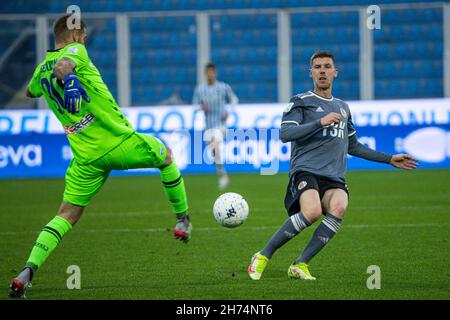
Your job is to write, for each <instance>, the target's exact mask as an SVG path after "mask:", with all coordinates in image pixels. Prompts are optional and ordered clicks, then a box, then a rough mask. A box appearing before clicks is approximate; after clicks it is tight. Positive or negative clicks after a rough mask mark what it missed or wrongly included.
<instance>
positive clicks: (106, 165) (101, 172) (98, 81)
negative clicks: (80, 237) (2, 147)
mask: <svg viewBox="0 0 450 320" xmlns="http://www.w3.org/2000/svg"><path fill="white" fill-rule="evenodd" d="M69 19H72V16H70V15H64V16H62V17H60V18H59V19H58V20H57V21H56V22H55V24H54V27H53V31H54V36H55V49H54V50H49V51H47V55H46V57H45V60H44V61H43V62H42V63H41V64H40V65H39V66H38V67H37V68H36V71H35V72H34V75H33V78H32V79H31V81H30V83H29V86H28V89H27V93H26V94H27V96H28V97H32V98H35V97H40V96H42V95H43V96H44V97H45V99H46V101H47V103H48V105H49V106H50V108H51V109H52V111H53V113H54V114H55V116H56V117H57V118H58V120H59V121H60V122H61V124H62V125H63V127H64V129H65V131H66V134H67V137H68V139H69V142H70V146H71V148H72V152H73V154H74V158H73V160H72V161H71V163H70V165H69V167H68V169H67V171H66V177H65V189H64V197H63V202H62V203H61V206H60V208H59V210H58V214H57V215H56V216H55V217H54V218H53V219H52V220H51V221H50V222H49V223H48V224H47V225H46V226H45V227H44V228H43V229H42V231H41V233H40V234H39V236H38V238H37V240H36V242H35V244H34V247H33V249H32V251H31V254H30V256H29V258H28V260H27V263H26V265H25V267H24V269H23V270H22V272H20V274H19V275H18V276H17V277H16V278H14V279H13V280H12V282H11V286H10V297H12V298H21V297H24V296H25V292H26V289H27V288H28V287H29V286H30V284H31V281H32V279H33V275H34V274H35V273H36V271H37V269H38V268H40V267H41V266H42V264H43V263H44V262H45V260H46V259H47V258H48V256H49V255H50V254H51V252H52V251H53V250H54V249H55V248H56V247H57V246H58V244H59V243H60V242H61V240H62V238H63V237H64V235H65V234H66V233H67V232H69V231H70V230H71V229H72V227H73V226H74V225H75V224H76V223H77V221H78V220H79V219H80V217H81V215H82V213H83V211H84V208H85V207H86V206H87V205H88V204H89V202H90V200H91V199H92V197H94V196H95V194H96V193H97V192H98V191H99V190H100V189H101V187H102V186H103V184H104V183H105V181H106V180H107V178H108V175H109V173H110V172H111V170H127V169H133V168H159V169H160V176H161V181H162V184H163V186H164V191H165V194H166V196H167V198H168V200H169V202H170V204H171V206H172V210H173V213H174V214H175V216H176V218H177V223H176V226H175V228H174V230H173V233H174V236H175V238H176V239H179V240H182V241H185V242H187V241H188V240H189V239H190V234H191V228H192V226H191V223H190V219H189V214H188V203H187V198H186V192H185V187H184V182H183V178H182V176H181V174H180V171H179V170H178V167H177V165H176V164H175V162H174V161H173V159H172V155H171V150H170V149H169V148H167V147H166V146H165V145H164V144H163V143H162V142H161V141H160V140H159V139H157V138H156V137H153V136H151V135H143V134H139V133H137V132H135V131H134V129H133V128H132V127H131V125H130V123H129V121H128V120H127V119H126V118H125V117H124V115H123V114H122V112H121V111H120V109H119V106H118V105H117V103H116V101H115V100H114V98H113V96H112V94H111V92H110V91H109V89H108V88H107V86H106V84H105V83H104V82H103V80H102V77H101V75H100V73H99V71H98V70H97V68H96V67H95V66H94V65H93V64H92V62H91V60H90V59H89V56H88V54H87V51H86V48H85V47H84V43H85V39H86V28H85V24H84V22H83V21H81V20H80V28H78V29H70V28H69V24H68V20H69ZM149 197H151V195H149ZM154 200H155V201H156V199H154Z"/></svg>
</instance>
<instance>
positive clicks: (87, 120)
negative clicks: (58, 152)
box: [64, 113, 97, 135]
mask: <svg viewBox="0 0 450 320" xmlns="http://www.w3.org/2000/svg"><path fill="white" fill-rule="evenodd" d="M95 120H97V118H96V117H94V115H93V114H92V113H88V114H87V115H85V116H84V117H83V118H81V119H80V121H78V122H77V123H75V124H74V125H71V126H64V131H66V134H68V135H72V134H77V133H79V132H81V131H83V130H84V129H86V128H87V127H89V126H90V125H91V123H92V122H94V121H95Z"/></svg>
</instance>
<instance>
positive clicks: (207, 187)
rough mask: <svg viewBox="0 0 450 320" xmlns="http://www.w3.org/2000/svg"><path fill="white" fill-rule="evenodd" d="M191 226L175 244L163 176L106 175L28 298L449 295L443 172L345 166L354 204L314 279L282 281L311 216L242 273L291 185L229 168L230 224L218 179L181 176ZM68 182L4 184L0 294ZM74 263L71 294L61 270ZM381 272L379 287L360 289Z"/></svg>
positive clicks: (448, 177) (314, 266)
mask: <svg viewBox="0 0 450 320" xmlns="http://www.w3.org/2000/svg"><path fill="white" fill-rule="evenodd" d="M185 181H186V186H187V192H188V196H189V202H190V207H191V216H192V222H193V225H194V231H193V238H192V241H191V242H190V243H189V244H187V245H186V244H184V243H181V242H178V241H175V240H173V239H172V232H171V230H172V228H173V226H174V225H175V219H174V216H173V215H172V214H171V213H170V210H169V206H168V203H167V201H166V199H165V198H164V195H163V191H162V188H161V186H160V184H161V183H160V181H159V177H157V176H147V177H111V178H110V179H109V180H108V182H107V183H106V185H105V186H104V187H103V189H102V190H101V191H100V193H99V194H98V195H97V196H96V197H95V198H94V200H93V201H92V203H91V205H90V207H88V208H87V209H86V211H85V213H84V216H83V217H82V219H81V220H80V221H79V222H78V224H77V225H76V226H75V228H74V229H73V230H72V231H71V232H70V233H69V234H68V235H67V236H66V237H65V238H64V239H63V241H62V243H61V245H60V246H59V247H58V248H57V249H56V250H55V251H54V253H53V254H52V255H51V256H50V258H49V259H48V260H47V262H46V263H45V264H44V266H43V267H42V268H41V269H40V270H39V271H38V273H37V274H36V276H35V279H34V281H33V288H31V289H30V290H29V292H28V298H29V299H449V298H450V292H449V288H450V268H449V266H450V254H449V253H450V187H449V181H450V170H418V171H414V172H405V171H403V172H401V171H376V172H350V173H349V174H348V177H347V183H348V185H349V186H350V206H349V209H348V211H347V214H346V217H345V219H344V223H343V226H342V228H341V230H340V231H339V233H338V234H337V235H336V236H335V238H334V239H333V240H332V241H331V242H330V243H329V244H328V246H327V247H325V249H324V250H323V251H322V252H320V253H319V255H318V256H316V257H315V259H313V260H312V262H311V267H310V269H311V273H312V274H313V275H314V276H316V277H317V278H318V280H317V281H314V282H303V281H296V280H290V279H288V278H287V268H288V266H289V265H290V263H291V262H292V261H293V260H294V259H295V258H296V257H297V256H298V254H299V253H300V251H301V250H302V249H303V248H304V246H305V245H306V243H307V241H308V240H309V239H310V237H311V234H312V232H313V230H314V228H315V226H317V223H316V224H315V225H314V226H313V227H312V228H309V229H307V230H305V231H303V232H302V233H301V234H300V235H299V236H297V237H296V238H295V239H293V240H292V241H290V242H289V243H288V244H287V245H286V246H284V247H283V248H281V249H280V250H279V251H278V252H277V253H276V254H275V255H274V257H273V258H272V260H271V262H270V264H269V266H268V268H267V269H266V272H265V273H264V275H263V277H262V279H261V280H260V281H252V280H251V279H250V278H249V277H248V275H247V273H246V268H247V265H248V263H249V261H250V258H251V256H252V255H253V253H255V252H256V251H258V250H259V249H261V248H262V247H263V246H264V245H265V244H266V242H267V241H268V240H269V238H270V237H271V236H272V235H273V233H274V232H275V231H276V230H277V229H278V227H279V226H280V225H281V223H283V221H284V220H285V219H286V217H287V215H286V213H285V211H284V208H283V199H284V192H285V188H286V183H287V176H286V175H285V174H281V175H276V176H260V175H232V176H231V181H232V185H231V186H230V188H229V189H228V190H227V191H233V192H238V193H240V194H242V195H243V196H244V197H245V198H246V199H247V201H248V203H249V206H250V215H249V218H248V220H247V221H246V223H245V224H244V225H242V226H240V227H239V228H237V229H226V228H223V227H221V226H219V225H218V224H217V223H216V221H215V220H214V217H213V214H212V205H213V202H214V200H215V199H216V197H217V196H218V195H219V194H220V193H219V192H218V191H217V188H216V183H217V179H216V177H215V176H208V175H197V176H185ZM63 187H64V181H63V179H34V180H0V201H1V202H0V219H1V220H0V221H1V223H0V239H1V241H0V283H1V287H3V290H1V292H3V293H1V292H0V293H1V294H0V299H6V298H7V293H8V288H7V287H8V284H9V281H10V279H11V278H12V277H14V276H15V275H16V274H17V272H18V271H20V269H21V267H22V266H23V264H24V263H25V260H26V258H27V257H28V255H29V253H30V250H31V247H32V245H33V243H34V241H35V239H36V236H37V234H38V231H39V230H40V229H41V228H42V227H43V226H44V225H45V224H46V223H47V222H48V221H49V220H50V219H51V218H52V217H53V216H54V214H55V212H56V211H57V209H58V206H59V203H60V200H61V194H62V191H63ZM70 265H78V266H79V267H80V269H81V289H80V290H68V289H67V287H66V281H67V278H68V277H69V274H67V273H66V270H67V267H68V266H70ZM370 265H378V266H379V267H380V268H381V289H380V290H369V289H367V287H366V281H367V278H368V277H369V276H370V274H368V273H367V267H368V266H370Z"/></svg>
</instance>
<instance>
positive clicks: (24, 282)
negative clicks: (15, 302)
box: [9, 267, 33, 299]
mask: <svg viewBox="0 0 450 320" xmlns="http://www.w3.org/2000/svg"><path fill="white" fill-rule="evenodd" d="M32 277H33V270H32V269H31V268H28V267H26V268H24V269H23V270H22V272H21V273H20V274H19V275H18V276H17V278H14V279H12V280H11V285H10V286H9V289H10V290H9V297H10V298H14V299H25V298H26V297H25V293H26V292H27V289H28V288H30V287H31V279H32Z"/></svg>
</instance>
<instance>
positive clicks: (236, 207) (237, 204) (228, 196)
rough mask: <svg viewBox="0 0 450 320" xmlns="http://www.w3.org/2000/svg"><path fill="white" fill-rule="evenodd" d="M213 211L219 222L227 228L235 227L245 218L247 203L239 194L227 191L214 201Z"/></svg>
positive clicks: (246, 215)
mask: <svg viewBox="0 0 450 320" xmlns="http://www.w3.org/2000/svg"><path fill="white" fill-rule="evenodd" d="M213 212H214V218H216V220H217V222H218V223H219V224H221V225H222V226H224V227H227V228H235V227H237V226H240V225H241V224H243V223H244V221H245V220H246V219H247V217H248V204H247V201H245V199H244V198H243V197H242V196H241V195H240V194H237V193H234V192H227V193H224V194H222V195H221V196H220V197H218V198H217V200H216V202H214V208H213Z"/></svg>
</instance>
